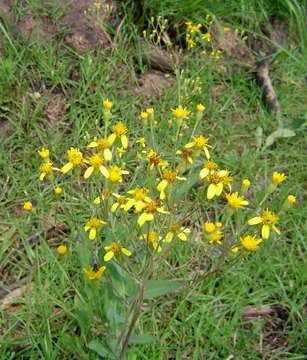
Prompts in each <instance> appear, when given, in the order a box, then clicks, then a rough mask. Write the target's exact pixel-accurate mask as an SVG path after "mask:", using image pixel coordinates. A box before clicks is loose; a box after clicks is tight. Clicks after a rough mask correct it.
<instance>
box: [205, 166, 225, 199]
mask: <svg viewBox="0 0 307 360" xmlns="http://www.w3.org/2000/svg"><path fill="white" fill-rule="evenodd" d="M226 174H227V170H219V171H212V172H211V173H209V174H208V182H209V186H208V189H207V199H208V200H211V199H213V198H214V197H215V196H220V195H221V194H222V191H223V188H224V182H223V177H224V176H225V175H226Z"/></svg>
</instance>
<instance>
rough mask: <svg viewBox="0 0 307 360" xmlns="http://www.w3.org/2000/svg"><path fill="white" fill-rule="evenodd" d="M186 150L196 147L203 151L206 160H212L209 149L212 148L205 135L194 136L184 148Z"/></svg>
mask: <svg viewBox="0 0 307 360" xmlns="http://www.w3.org/2000/svg"><path fill="white" fill-rule="evenodd" d="M184 147H185V148H186V149H190V148H192V147H195V148H196V149H197V150H203V151H204V153H205V155H206V158H207V159H208V160H209V159H210V153H209V150H208V148H210V147H211V146H210V145H209V139H208V138H206V137H205V136H203V135H199V136H194V137H193V139H192V141H191V142H190V143H188V144H186V145H185V146H184Z"/></svg>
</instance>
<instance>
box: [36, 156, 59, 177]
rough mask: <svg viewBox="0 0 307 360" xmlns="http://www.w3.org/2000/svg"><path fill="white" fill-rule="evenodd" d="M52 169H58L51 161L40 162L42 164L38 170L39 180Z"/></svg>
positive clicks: (49, 173)
mask: <svg viewBox="0 0 307 360" xmlns="http://www.w3.org/2000/svg"><path fill="white" fill-rule="evenodd" d="M54 170H59V169H58V168H55V167H54V166H53V164H52V162H51V161H46V162H44V163H42V165H41V166H40V167H39V171H40V176H39V180H40V181H43V180H44V179H45V177H46V176H49V175H51V174H52V172H53V171H54Z"/></svg>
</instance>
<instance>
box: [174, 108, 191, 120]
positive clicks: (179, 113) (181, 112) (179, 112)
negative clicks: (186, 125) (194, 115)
mask: <svg viewBox="0 0 307 360" xmlns="http://www.w3.org/2000/svg"><path fill="white" fill-rule="evenodd" d="M172 114H173V115H174V116H175V118H177V119H180V120H183V119H186V118H187V117H188V116H189V115H190V111H188V110H187V109H186V108H184V107H182V106H181V105H180V106H178V107H177V108H176V109H172Z"/></svg>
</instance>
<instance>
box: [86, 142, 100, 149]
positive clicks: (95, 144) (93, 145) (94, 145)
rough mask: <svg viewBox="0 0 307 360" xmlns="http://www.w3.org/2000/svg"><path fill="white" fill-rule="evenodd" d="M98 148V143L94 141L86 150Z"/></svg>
mask: <svg viewBox="0 0 307 360" xmlns="http://www.w3.org/2000/svg"><path fill="white" fill-rule="evenodd" d="M97 146H98V143H97V142H96V141H92V142H91V143H89V144H88V145H87V147H88V148H95V147H97Z"/></svg>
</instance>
